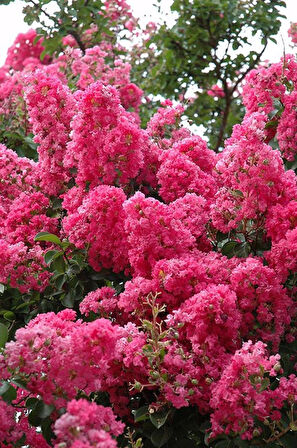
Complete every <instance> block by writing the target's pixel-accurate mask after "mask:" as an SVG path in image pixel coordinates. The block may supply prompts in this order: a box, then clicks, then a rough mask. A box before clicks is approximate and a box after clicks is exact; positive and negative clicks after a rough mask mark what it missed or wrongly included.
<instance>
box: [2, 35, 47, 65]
mask: <svg viewBox="0 0 297 448" xmlns="http://www.w3.org/2000/svg"><path fill="white" fill-rule="evenodd" d="M36 37H37V33H36V31H35V30H32V29H30V30H29V31H27V32H26V33H20V34H19V35H18V36H17V38H16V39H15V41H14V43H13V45H12V46H11V47H10V48H9V49H8V51H7V57H6V61H5V65H7V66H8V67H10V68H12V69H13V70H17V71H18V70H22V69H23V68H24V67H25V65H26V64H27V62H28V61H30V59H32V58H34V59H35V60H37V61H38V63H40V56H41V53H42V52H43V50H44V47H43V45H42V41H43V39H42V38H41V39H39V40H38V41H37V42H36V41H35V40H36ZM42 63H43V64H48V63H49V56H47V55H46V56H45V57H44V58H43V61H42Z"/></svg>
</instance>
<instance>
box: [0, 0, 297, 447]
mask: <svg viewBox="0 0 297 448" xmlns="http://www.w3.org/2000/svg"><path fill="white" fill-rule="evenodd" d="M100 15H102V16H104V21H105V23H106V19H107V22H108V23H109V29H110V30H111V32H112V33H115V34H116V35H118V34H119V31H121V30H126V31H125V33H126V34H125V35H129V33H128V31H129V32H130V33H132V32H133V30H134V27H135V25H136V21H135V19H134V18H133V17H132V15H131V12H130V9H129V6H128V5H127V3H126V1H125V0H105V1H104V2H103V4H102V9H101V10H100ZM103 28H104V27H103ZM155 29H156V27H155V25H154V24H149V26H148V29H147V33H148V34H152V33H154V31H155ZM101 31H102V30H101ZM101 31H100V33H101ZM293 33H295V28H294V26H292V35H293ZM98 34H99V29H98V28H97V26H91V27H90V28H89V29H88V30H86V31H84V32H83V33H82V36H81V38H82V42H83V45H84V46H85V49H86V50H85V54H82V51H81V50H80V49H79V48H78V45H77V42H76V41H75V39H73V37H71V36H66V37H65V38H64V39H63V45H70V47H68V48H66V49H65V51H64V52H63V54H60V55H58V56H52V59H51V60H49V59H44V60H43V61H41V59H40V58H41V52H42V51H43V46H42V40H39V41H37V43H35V40H36V33H35V32H33V31H32V30H31V31H29V32H28V33H27V34H25V35H20V36H19V37H18V38H17V40H16V42H15V44H14V46H13V47H12V48H11V49H10V50H9V54H8V58H7V60H6V64H5V66H4V67H2V68H0V121H1V124H2V129H3V132H4V130H5V128H6V125H7V131H6V130H5V132H7V135H12V136H14V134H16V135H17V136H20V140H21V141H22V143H21V144H22V145H23V144H24V148H25V147H26V146H25V145H27V144H28V146H29V147H30V149H32V151H34V145H32V142H31V134H32V132H33V134H34V141H35V142H36V143H37V144H38V148H37V151H38V154H39V160H38V162H37V163H35V162H33V161H31V160H29V159H26V158H22V157H19V156H18V155H17V154H16V152H14V151H12V150H10V149H7V148H6V147H5V146H4V145H1V144H0V179H1V180H0V224H1V225H0V286H1V288H0V302H1V303H2V297H3V298H4V303H5V305H4V307H5V308H6V303H9V300H11V304H12V305H11V311H12V312H13V313H10V314H13V315H14V318H13V319H14V320H13V321H11V322H9V315H10V314H8V317H7V315H6V309H3V310H2V311H1V310H0V318H1V319H0V320H1V322H3V323H4V324H5V325H7V327H9V342H7V343H6V345H5V347H4V348H3V350H2V348H1V350H0V351H1V354H0V370H1V378H0V385H1V386H2V384H3V382H4V381H7V382H8V384H11V385H12V387H14V388H15V389H16V391H17V398H16V400H13V403H12V406H11V405H8V404H7V403H5V402H4V401H3V400H2V398H1V397H0V448H12V447H13V446H19V445H21V444H23V445H24V446H30V448H49V445H52V446H54V447H55V448H63V447H64V448H92V447H97V448H116V447H117V437H118V436H120V435H121V434H122V433H123V431H124V425H123V423H121V422H119V421H117V419H116V415H118V416H119V417H120V418H123V421H125V422H128V424H129V425H130V423H131V424H132V422H133V417H132V414H131V409H133V410H136V409H137V408H138V405H139V406H140V408H141V407H142V406H144V407H145V409H146V410H147V409H148V412H149V413H150V412H151V411H152V413H154V411H156V414H155V415H156V418H158V414H157V411H159V410H161V412H162V411H163V410H165V409H166V412H167V411H168V415H167V416H168V417H169V418H168V421H167V422H166V426H165V427H164V428H167V425H168V424H170V421H172V415H173V413H174V412H176V411H175V409H181V408H183V407H188V406H191V407H193V408H192V409H193V410H195V411H198V412H199V413H201V414H203V415H205V414H206V418H209V416H210V414H211V423H212V433H211V434H210V443H211V440H212V438H213V437H216V436H220V435H221V434H225V435H230V437H232V438H234V437H235V438H238V437H241V438H243V439H247V440H251V439H253V437H256V435H259V434H260V437H261V436H263V440H264V435H263V434H262V435H261V431H262V429H261V428H262V427H263V426H262V425H263V424H265V425H266V427H267V431H269V430H270V429H271V428H272V427H273V428H274V424H275V422H278V421H281V424H283V421H285V422H286V419H287V416H288V415H289V414H288V412H287V411H288V409H289V410H290V412H291V413H290V418H292V419H293V417H294V421H295V420H296V418H295V415H296V412H295V410H292V409H293V406H292V405H293V404H295V402H296V401H297V378H296V376H295V375H294V374H290V375H289V374H287V373H286V372H287V370H288V369H289V370H288V371H289V373H291V372H294V371H295V370H296V368H297V363H296V359H297V358H296V357H295V356H294V355H292V356H291V357H290V356H287V357H286V359H285V363H284V366H285V367H286V368H285V369H284V371H283V370H282V367H281V364H280V355H279V354H276V353H277V351H278V350H280V352H281V351H282V350H283V349H284V348H285V349H287V348H288V350H289V351H290V350H291V347H292V346H291V345H289V344H291V343H292V342H295V341H296V334H295V333H296V332H295V321H296V318H297V315H296V303H295V301H294V300H295V298H294V296H295V295H296V289H297V288H296V270H297V261H296V260H297V182H296V174H295V172H294V171H293V170H286V167H287V166H293V167H294V165H293V163H294V162H293V161H294V158H295V155H296V152H297V146H296V143H295V140H296V138H295V137H296V135H297V124H296V123H297V119H296V110H295V109H296V106H295V103H296V101H297V96H296V91H297V62H296V60H295V58H294V57H293V56H292V55H287V56H285V58H284V59H283V60H282V61H281V62H280V63H278V64H271V65H268V64H266V65H265V66H260V67H258V68H257V69H255V70H252V71H251V72H249V74H248V75H247V77H246V80H245V85H244V87H243V100H244V104H245V105H246V110H247V112H246V115H245V117H244V119H243V121H242V123H241V124H238V125H236V126H234V127H233V132H232V135H231V137H230V138H229V139H227V140H226V142H225V148H224V150H223V151H222V152H220V153H218V154H216V153H215V152H213V151H211V150H210V149H208V147H207V143H206V142H205V141H204V140H203V139H202V138H200V137H199V136H195V135H193V134H192V132H191V131H190V130H189V129H188V128H186V127H184V126H183V119H184V117H183V113H184V108H183V106H181V105H179V104H176V105H174V104H173V102H172V101H171V100H165V101H164V102H163V103H161V104H162V107H160V108H159V109H158V111H157V112H156V113H155V114H154V115H153V116H152V117H151V119H150V120H149V122H148V123H147V126H146V129H145V130H144V129H142V128H141V125H140V116H139V108H140V104H141V99H142V95H143V92H142V90H141V89H140V88H139V87H138V86H136V85H135V84H133V83H132V82H131V79H130V72H131V66H130V64H129V63H128V62H126V60H125V58H124V57H123V53H122V51H123V48H122V47H121V46H120V44H117V43H114V42H113V38H112V37H111V36H107V35H105V34H104V29H103V31H102V36H103V37H102V36H100V39H101V41H100V42H99V44H98V45H96V46H94V47H92V44H93V43H94V42H95V40H96V36H98ZM105 37H106V40H104V39H105ZM293 37H294V36H293ZM135 54H136V53H135ZM117 55H120V56H117ZM110 61H112V63H111V62H110ZM68 85H69V86H70V87H68ZM70 89H71V90H70ZM23 90H24V91H25V96H24V93H23ZM208 93H209V95H211V96H213V97H214V99H215V101H213V100H212V99H211V98H210V99H209V100H210V102H211V103H213V104H214V103H215V102H217V101H219V99H220V98H223V96H224V92H223V89H221V88H220V87H219V86H217V85H216V86H212V88H211V89H210V91H209V92H208ZM183 99H184V94H181V95H180V100H183ZM146 100H147V102H149V98H146ZM28 116H29V119H30V122H29V121H28ZM142 118H143V117H142ZM9 133H11V134H9ZM4 135H6V134H4ZM5 138H6V137H5ZM9 138H10V137H8V138H7V140H8V141H10V140H9ZM272 139H274V140H273V142H272V146H273V148H275V145H277V144H278V146H279V151H278V150H277V149H273V148H272V146H269V144H268V143H269V142H270V141H272ZM12 141H13V138H12ZM11 146H12V147H15V149H16V150H17V151H18V152H19V151H22V152H20V154H21V153H25V149H23V146H21V147H20V148H19V147H18V146H17V145H13V144H12V145H11ZM282 159H287V160H289V161H292V162H293V163H292V164H288V163H287V162H286V163H284V162H283V160H282ZM61 200H62V204H61V206H60V202H61ZM41 231H44V232H50V233H53V234H55V235H56V236H57V237H59V238H61V240H62V242H60V241H59V240H58V243H57V244H56V245H54V244H52V243H50V242H44V241H42V242H40V241H39V242H38V241H34V237H35V236H36V234H37V233H38V232H41ZM222 233H223V235H222ZM47 237H48V236H47ZM47 237H46V238H47ZM49 239H50V240H55V239H54V237H53V236H51V237H49ZM67 240H68V241H69V243H70V244H69V243H68V241H67ZM226 242H227V245H228V244H230V243H231V246H232V245H234V244H235V246H236V247H238V246H239V247H240V248H244V250H242V251H238V252H235V250H234V254H235V253H236V254H237V256H233V257H231V258H230V259H229V258H227V257H226V256H223V255H222V253H228V249H227V247H228V246H227V245H226ZM270 246H271V250H270ZM229 247H230V246H229ZM49 248H50V249H59V250H57V251H56V252H55V251H54V252H52V254H51V253H49V254H48V258H47V256H46V257H45V252H46V251H48V249H49ZM245 249H246V250H247V252H245ZM246 253H249V254H248V255H246ZM57 254H58V256H60V257H61V256H63V257H65V260H66V261H65V265H64V266H59V263H57V264H56V263H51V262H49V263H48V264H46V263H45V259H46V260H47V261H48V260H49V258H50V256H55V255H57ZM255 254H256V255H255ZM231 255H232V251H231V252H229V253H228V256H231ZM243 256H245V258H243ZM87 260H88V263H87V262H86V261H87ZM76 262H77V264H76ZM93 269H94V270H95V271H97V272H100V274H97V273H94V272H93ZM60 271H61V272H60ZM92 272H93V273H92ZM89 277H90V278H89ZM89 280H90V281H89ZM1 284H2V285H1ZM69 288H71V289H72V291H73V290H74V289H75V290H76V291H77V292H78V293H80V292H81V293H82V294H83V295H84V298H83V299H82V300H81V301H80V302H79V301H78V300H76V299H79V297H75V298H74V299H75V300H76V301H75V304H74V305H73V307H74V308H75V309H76V310H77V309H79V312H80V314H79V317H80V318H78V316H77V313H76V311H74V310H72V309H69V308H67V309H64V310H63V311H60V312H58V313H57V314H56V313H55V312H49V313H45V314H38V315H37V317H35V318H33V319H31V320H29V319H30V316H32V314H34V312H37V311H38V310H40V309H44V308H43V306H45V307H46V306H49V307H52V308H46V309H54V308H55V309H56V310H60V309H62V308H63V307H66V303H67V301H66V300H65V299H66V298H67V296H66V294H67V292H69ZM95 288H97V289H95ZM13 289H16V290H17V291H14V290H13ZM3 290H4V291H3ZM79 290H81V291H79ZM89 291H91V292H89ZM19 293H21V296H20V299H19V298H18V297H19ZM19 303H21V306H19ZM45 303H46V305H44V304H45ZM67 305H68V306H71V304H70V305H69V304H68V303H67ZM1 306H2V305H1ZM23 307H28V310H29V311H28V313H27V312H26V311H24V310H25V309H26V308H23ZM24 316H25V317H24ZM6 317H7V318H6ZM24 319H27V320H29V323H28V324H27V325H26V326H25V327H20V325H21V323H22V322H24ZM27 320H26V321H27ZM3 330H4V331H3ZM2 332H3V337H4V339H5V333H6V332H5V328H3V326H1V325H0V333H1V335H0V336H1V338H0V339H1V341H2V339H3V338H2ZM14 333H15V336H13V334H14ZM246 341H248V342H246ZM284 343H287V344H288V346H286V347H284ZM266 344H267V345H266ZM0 345H1V344H0ZM1 382H2V384H1ZM22 384H25V387H24V388H23V387H22V386H21V385H22ZM146 392H147V393H146ZM0 393H2V391H0ZM28 397H29V398H30V399H31V398H37V399H38V400H42V401H43V402H44V403H45V404H47V405H53V407H54V410H53V412H52V413H51V414H50V417H49V419H48V418H47V419H46V420H45V424H41V425H40V428H39V427H38V428H37V429H36V428H35V427H33V425H32V424H31V423H30V421H31V410H28V407H29V405H28V403H30V401H29V402H27V398H28ZM81 397H84V398H81ZM101 397H104V403H105V398H106V400H107V401H108V402H109V403H110V405H109V406H108V407H103V406H101V405H99V404H97V403H98V402H100V403H102V402H101ZM4 399H6V397H5V395H4ZM99 400H100V401H99ZM31 403H32V401H31ZM49 409H51V408H49ZM189 411H190V412H192V411H191V410H189ZM32 412H33V413H34V409H32ZM176 415H178V414H177V413H176ZM191 415H194V414H191ZM146 416H147V414H146ZM292 416H293V417H292ZM33 417H34V414H33ZM134 417H135V416H134ZM151 417H152V416H151ZM282 417H285V418H282ZM203 419H204V417H203ZM41 420H43V419H41ZM49 421H50V422H51V429H52V430H53V432H54V434H55V436H53V438H52V440H51V441H50V442H49V443H47V442H46V441H45V439H44V437H43V435H42V431H43V430H44V428H45V426H46V422H49ZM152 422H153V419H152ZM267 422H268V424H267ZM269 423H271V425H269ZM295 423H296V422H295ZM295 423H292V422H291V423H290V424H291V426H288V428H287V432H289V431H290V433H289V435H290V434H291V432H292V431H293V429H295V426H292V424H293V425H295ZM136 424H137V425H139V424H140V425H141V424H142V423H141V422H139V423H138V422H136ZM49 429H50V428H49V427H46V428H45V430H49ZM140 429H141V427H140ZM161 431H162V430H161ZM47 432H49V431H47ZM265 433H266V430H265ZM143 434H144V433H143ZM284 434H286V432H285V433H284ZM24 435H25V436H26V438H25V439H24ZM122 437H123V436H121V437H120V439H119V440H121V442H119V441H118V443H119V444H120V443H122V440H123V439H122ZM145 437H146V436H145ZM265 437H266V435H265ZM268 437H269V436H268ZM273 437H274V436H273ZM171 440H173V439H170V440H169V441H168V444H169V445H170V443H171ZM273 440H274V439H273ZM142 442H143V444H144V445H145V444H146V440H145V439H144V438H143V441H142ZM135 443H136V444H137V445H138V444H139V443H138V442H135ZM246 443H248V442H246ZM280 443H282V441H281V442H280ZM214 444H215V443H214ZM268 444H269V443H268Z"/></svg>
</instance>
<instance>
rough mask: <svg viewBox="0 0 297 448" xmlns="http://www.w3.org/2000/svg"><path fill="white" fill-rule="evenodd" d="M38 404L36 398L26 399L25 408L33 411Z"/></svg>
mask: <svg viewBox="0 0 297 448" xmlns="http://www.w3.org/2000/svg"><path fill="white" fill-rule="evenodd" d="M38 402H39V400H38V398H34V397H31V398H27V400H26V407H27V408H28V409H33V408H34V407H35V406H36V405H37V403H38Z"/></svg>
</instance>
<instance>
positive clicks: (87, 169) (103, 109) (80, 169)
mask: <svg viewBox="0 0 297 448" xmlns="http://www.w3.org/2000/svg"><path fill="white" fill-rule="evenodd" d="M72 129H73V131H72V138H71V142H70V143H69V144H68V150H67V155H66V158H65V163H66V164H67V166H69V167H73V168H76V169H77V176H76V183H77V184H78V185H79V186H82V187H85V186H86V185H89V186H90V187H91V188H93V187H96V186H97V185H100V184H102V183H106V184H116V185H125V184H126V183H127V182H128V181H129V180H130V179H133V178H134V177H136V176H137V174H138V172H139V169H140V168H141V166H142V164H143V155H142V145H143V140H144V132H143V131H141V129H140V128H139V127H138V125H136V123H135V121H134V120H133V118H132V115H131V114H129V113H128V112H125V110H124V109H123V108H122V107H121V106H120V99H119V95H118V92H117V91H116V89H115V88H113V87H111V86H104V85H103V84H102V83H101V82H95V83H93V84H91V85H90V86H89V87H88V88H87V89H86V90H85V91H84V92H83V93H81V94H80V95H79V98H78V112H77V114H76V115H75V116H74V118H73V121H72Z"/></svg>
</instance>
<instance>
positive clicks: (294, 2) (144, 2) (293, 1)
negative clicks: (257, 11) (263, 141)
mask: <svg viewBox="0 0 297 448" xmlns="http://www.w3.org/2000/svg"><path fill="white" fill-rule="evenodd" d="M261 1H262V0H261ZM128 2H129V3H130V4H131V6H132V9H133V11H134V14H135V16H137V17H140V18H142V19H143V20H145V21H146V17H147V18H149V16H150V14H153V11H154V8H153V4H154V3H155V2H154V0H128ZM163 3H164V4H165V5H166V6H167V9H168V7H169V5H170V4H171V3H172V0H163ZM286 4H287V8H286V10H285V11H284V14H286V16H287V17H289V19H287V20H283V25H282V28H281V32H280V35H279V36H278V38H277V40H278V44H277V45H276V44H273V43H272V42H271V43H269V47H268V48H267V50H266V52H265V54H264V56H263V59H268V60H269V61H272V62H276V61H278V60H279V59H280V58H281V56H282V54H283V52H284V49H283V43H282V39H281V37H280V36H282V38H283V40H284V42H285V51H286V52H287V53H289V52H290V51H291V49H290V40H289V38H288V35H287V30H288V28H289V26H290V22H291V21H292V22H297V0H287V1H286ZM22 7H23V2H22V1H21V0H16V1H15V2H13V3H11V4H9V5H0V66H1V65H2V64H3V63H4V61H5V58H6V52H7V49H8V47H9V46H10V45H11V44H12V43H13V41H14V39H15V37H16V36H17V34H18V33H20V32H25V31H26V30H27V29H28V28H29V27H28V25H26V24H25V23H24V22H23V15H22ZM145 16H146V17H145ZM152 18H153V17H152ZM148 20H149V19H148Z"/></svg>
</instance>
